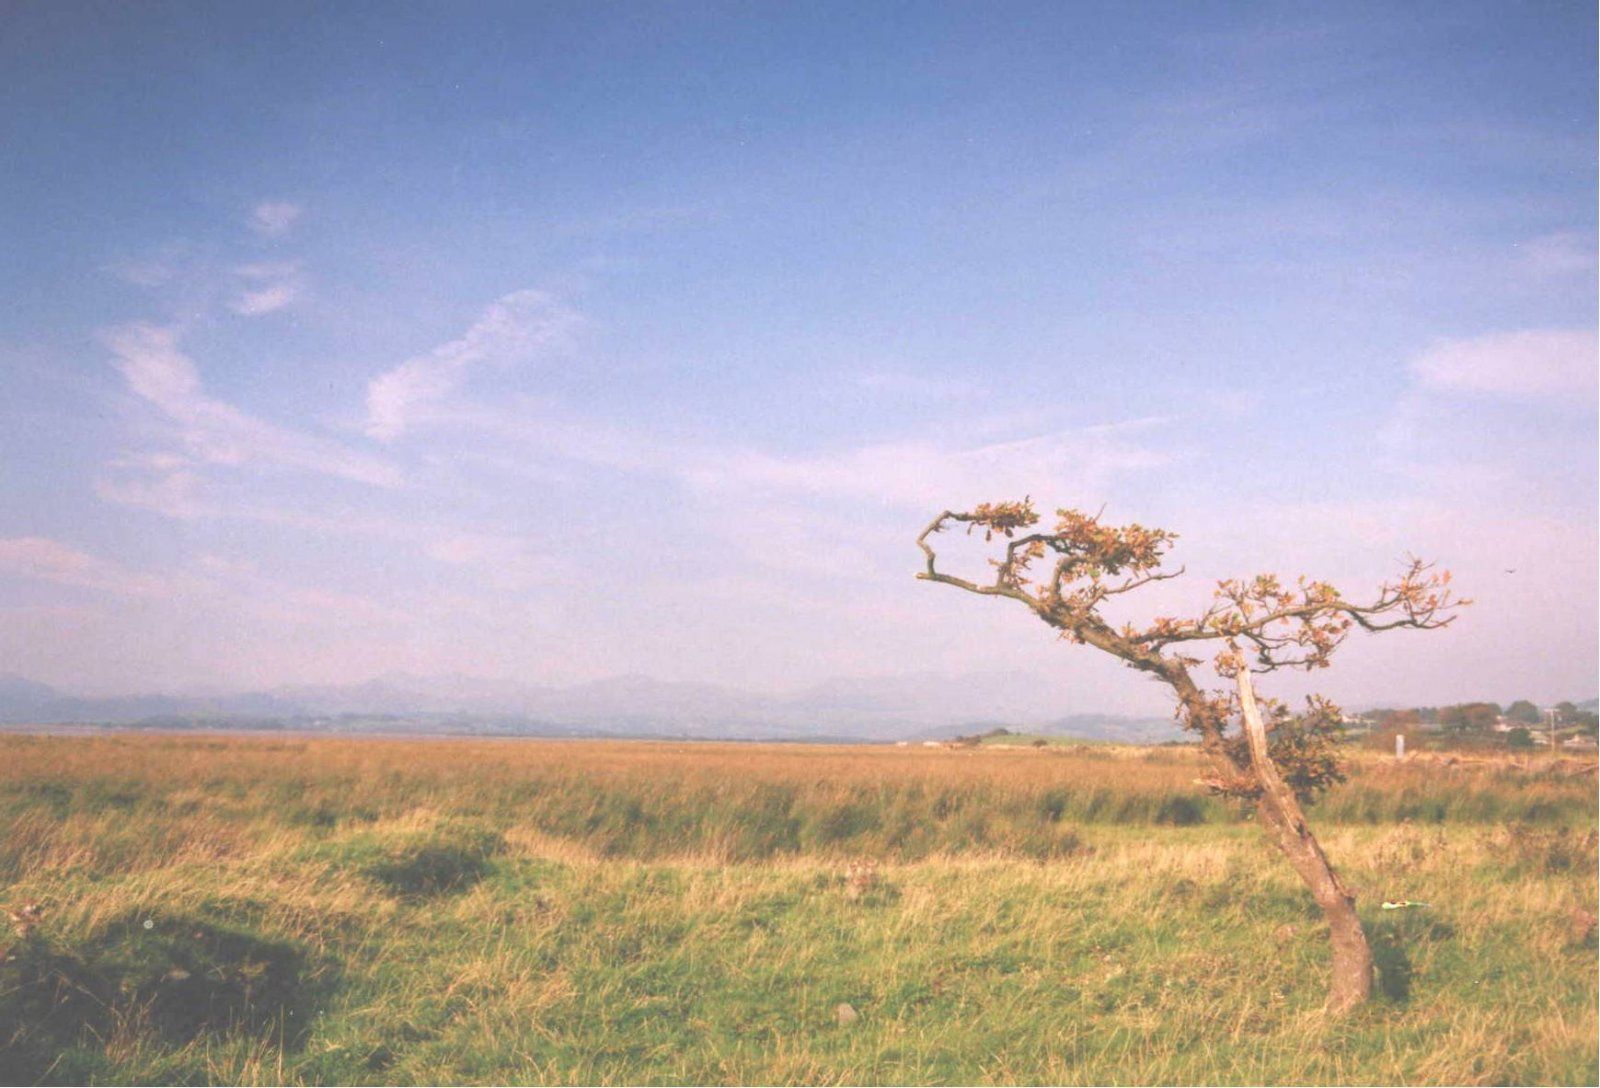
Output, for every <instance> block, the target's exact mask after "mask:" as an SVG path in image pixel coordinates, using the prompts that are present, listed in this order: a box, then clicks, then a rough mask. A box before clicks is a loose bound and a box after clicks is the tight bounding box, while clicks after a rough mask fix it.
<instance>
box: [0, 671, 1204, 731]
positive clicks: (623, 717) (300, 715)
mask: <svg viewBox="0 0 1600 1088" xmlns="http://www.w3.org/2000/svg"><path fill="white" fill-rule="evenodd" d="M1061 706H1062V701H1061V698H1060V693H1059V692H1051V691H1049V690H1046V689H1044V688H1042V687H1041V685H1040V683H1039V680H1038V679H1037V678H1036V677H1031V676H1028V675H1026V674H1021V673H1017V674H1011V673H981V674H972V675H966V676H946V675H942V674H925V675H920V674H919V675H910V676H900V677H884V678H865V679H863V678H849V679H837V680H830V681H827V682H824V683H821V684H817V685H815V686H813V687H810V688H807V689H805V690H803V691H800V692H796V693H792V694H784V695H771V694H763V693H757V692H750V691H742V690H739V689H737V688H730V687H723V686H720V685H716V684H703V683H682V682H671V681H663V680H654V679H650V678H647V677H641V676H619V677H614V678H610V679H606V680H599V681H591V682H587V683H581V684H574V685H570V686H565V687H554V686H534V685H525V684H519V683H516V682H512V681H499V680H482V679H476V678H472V677H466V676H444V677H417V676H407V675H392V676H385V677H381V678H379V679H375V680H368V681H364V682H362V683H357V684H347V685H327V686H316V687H311V686H302V687H281V688H274V689H272V690H269V691H252V692H241V693H236V694H220V695H169V694H153V695H128V696H116V697H111V698H90V697H83V696H74V695H69V694H65V693H63V692H60V691H58V690H56V689H54V688H52V687H49V686H47V685H44V684H40V683H36V682H34V681H31V680H27V679H24V678H22V677H18V676H10V675H5V674H0V723H3V724H13V725H16V724H95V725H122V726H146V727H169V728H184V727H189V728H195V727H221V728H230V727H231V728H269V729H314V730H319V731H328V732H369V733H370V732H398V733H452V734H454V733H463V734H507V735H527V736H649V737H703V738H717V739H750V740H775V739H792V740H839V741H843V740H874V741H890V740H919V739H931V738H938V737H949V736H954V735H955V734H957V733H971V732H973V731H979V732H981V731H983V730H986V729H989V728H993V727H995V726H1002V725H1003V726H1006V727H1008V728H1011V729H1013V730H1028V731H1034V732H1044V733H1056V734H1067V735H1073V736H1081V737H1084V738H1087V739H1103V740H1123V741H1129V742H1137V743H1150V742H1158V741H1164V740H1174V739H1178V738H1179V737H1180V735H1181V734H1180V731H1179V730H1178V729H1177V728H1176V726H1175V725H1174V724H1173V722H1172V720H1171V719H1170V718H1139V717H1120V716H1116V715H1106V714H1073V715H1062V714H1060V713H1059V709H1060V708H1061ZM1053 711H1054V712H1053Z"/></svg>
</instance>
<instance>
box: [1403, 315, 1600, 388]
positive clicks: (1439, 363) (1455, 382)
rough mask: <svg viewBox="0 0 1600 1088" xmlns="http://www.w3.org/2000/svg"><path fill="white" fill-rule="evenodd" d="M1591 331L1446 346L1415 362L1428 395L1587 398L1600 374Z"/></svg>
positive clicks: (1495, 336) (1508, 335) (1514, 335)
mask: <svg viewBox="0 0 1600 1088" xmlns="http://www.w3.org/2000/svg"><path fill="white" fill-rule="evenodd" d="M1597 365H1600V364H1597V354H1596V340H1595V333H1594V331H1593V330H1591V329H1527V330H1523V331H1520V332H1503V333H1492V334H1490V335H1488V336H1478V337H1473V338H1470V339H1464V340H1444V341H1441V342H1439V343H1437V344H1435V345H1434V346H1433V347H1431V348H1429V349H1428V350H1427V351H1424V352H1423V353H1422V354H1421V355H1418V356H1417V357H1416V358H1415V359H1413V360H1411V363H1410V369H1411V373H1412V374H1413V375H1415V376H1416V378H1417V379H1418V381H1419V382H1421V384H1422V385H1423V386H1424V387H1425V388H1428V389H1434V390H1440V391H1445V392H1453V393H1473V394H1482V395H1489V396H1504V397H1510V398H1516V399H1552V398H1566V397H1585V398H1587V399H1588V401H1589V402H1590V404H1591V405H1592V402H1593V399H1594V389H1595V376H1596V369H1597Z"/></svg>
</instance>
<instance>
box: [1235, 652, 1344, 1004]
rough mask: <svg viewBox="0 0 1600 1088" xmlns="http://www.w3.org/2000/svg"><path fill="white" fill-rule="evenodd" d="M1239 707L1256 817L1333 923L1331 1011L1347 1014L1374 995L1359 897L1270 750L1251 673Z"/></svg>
mask: <svg viewBox="0 0 1600 1088" xmlns="http://www.w3.org/2000/svg"><path fill="white" fill-rule="evenodd" d="M1238 682H1239V706H1240V710H1241V711H1242V714H1243V717H1244V727H1245V735H1246V736H1247V737H1248V738H1249V741H1250V762H1251V764H1252V766H1253V767H1254V769H1255V773H1256V779H1257V781H1258V782H1259V783H1260V785H1261V796H1260V797H1259V798H1258V799H1257V800H1256V812H1257V813H1258V814H1259V815H1260V817H1261V821H1262V823H1264V824H1266V825H1267V827H1268V828H1269V829H1270V830H1271V832H1272V834H1273V837H1274V838H1275V839H1276V840H1277V842H1278V848H1279V849H1281V850H1282V851H1283V853H1284V855H1285V856H1286V857H1288V859H1289V864H1291V865H1293V866H1294V870H1295V872H1297V873H1299V874H1300V879H1301V880H1303V881H1305V883H1306V886H1307V887H1308V888H1310V889H1311V895H1312V897H1313V898H1315V899H1316V901H1317V906H1319V907H1321V908H1322V913H1323V916H1324V917H1326V918H1327V920H1328V931H1329V937H1330V941H1331V943H1332V945H1333V978H1332V980H1331V981H1330V983H1329V986H1328V1011H1329V1012H1332V1013H1345V1012H1349V1011H1350V1010H1351V1009H1353V1008H1355V1007H1356V1006H1357V1005H1360V1004H1361V1003H1362V1002H1364V1001H1366V1000H1367V999H1368V998H1369V997H1371V996H1372V949H1371V947H1370V946H1369V945H1368V944H1367V935H1366V933H1365V932H1364V931H1363V930H1362V928H1361V918H1360V916H1359V915H1358V914H1356V900H1355V896H1353V895H1351V894H1350V890H1349V889H1348V888H1346V887H1345V886H1344V882H1343V881H1341V880H1340V879H1339V874H1338V873H1336V872H1334V871H1333V866H1332V865H1330V864H1328V857H1327V855H1326V854H1324V853H1323V852H1322V846H1321V844H1319V843H1318V842H1317V837H1316V836H1315V835H1313V834H1312V833H1311V828H1310V827H1309V826H1307V824H1306V818H1305V813H1304V812H1302V811H1301V809H1300V802H1299V801H1297V800H1295V796H1294V791H1293V790H1291V789H1290V788H1289V786H1288V784H1287V783H1286V782H1284V780H1283V778H1282V776H1281V775H1279V774H1278V768H1277V766H1276V765H1275V764H1274V763H1273V762H1272V757H1271V755H1270V754H1269V753H1268V751H1267V729H1266V725H1265V724H1264V723H1263V722H1262V720H1261V711H1260V709H1259V708H1258V707H1257V706H1256V698H1255V691H1254V689H1253V688H1252V687H1251V686H1250V670H1249V669H1246V668H1243V667H1241V668H1240V669H1239V673H1238Z"/></svg>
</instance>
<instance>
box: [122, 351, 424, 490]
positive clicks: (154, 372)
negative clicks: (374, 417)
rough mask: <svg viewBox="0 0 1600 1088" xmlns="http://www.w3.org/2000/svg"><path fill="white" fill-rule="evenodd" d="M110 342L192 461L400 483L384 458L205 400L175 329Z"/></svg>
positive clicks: (136, 389)
mask: <svg viewBox="0 0 1600 1088" xmlns="http://www.w3.org/2000/svg"><path fill="white" fill-rule="evenodd" d="M105 343H106V346H107V347H108V348H110V350H111V352H112V355H113V356H114V360H113V365H114V366H115V367H116V369H117V371H118V372H119V373H121V375H122V376H123V378H124V379H125V380H126V381H127V383H128V388H129V389H130V390H131V391H132V392H133V393H134V394H135V395H136V396H138V397H140V398H141V399H143V400H144V401H146V402H148V403H149V404H150V405H152V406H153V407H154V408H156V409H157V410H158V411H159V412H160V413H161V414H162V415H163V416H164V417H165V418H166V420H167V421H168V422H169V423H170V424H171V425H172V426H173V427H174V428H175V430H176V432H177V437H178V439H179V441H180V442H181V443H182V444H183V447H184V449H185V450H186V451H187V453H188V454H189V456H190V457H191V458H193V459H194V460H197V461H201V462H205V463H209V464H215V465H229V466H241V465H247V464H266V465H274V466H278V467H281V468H289V469H295V470H298V471H302V472H310V473H315V474H319V475H326V476H335V477H339V478H341V479H346V480H352V481H354V482H356V483H362V484H368V485H371V486H374V487H398V486H399V485H400V483H401V477H400V473H399V471H398V470H397V469H396V468H395V467H394V466H393V465H391V464H389V463H388V462H386V461H383V460H380V459H378V458H375V457H371V456H368V455H366V454H362V453H358V452H356V451H353V450H349V449H347V448H345V447H343V446H341V445H339V444H337V443H334V442H330V441H327V440H325V439H320V438H315V437H312V436H310V435H304V434H300V433H298V432H295V431H291V430H288V429H287V428H283V427H279V426H276V425H274V424H271V423H267V422H266V421H264V420H260V419H256V418H255V417H254V416H251V415H249V414H247V413H245V412H243V411H240V410H239V409H238V408H236V407H234V406H233V405H231V404H227V403H225V402H223V401H220V400H217V399H216V398H214V397H211V396H208V395H207V394H206V392H205V390H204V389H203V388H202V387H201V383H200V375H199V371H198V370H197V369H196V367H195V364H194V361H193V360H192V359H190V358H189V357H188V356H187V355H185V354H184V353H183V351H182V350H181V349H180V348H179V345H178V335H177V333H176V332H175V331H174V330H173V329H170V328H164V327H161V326H158V325H149V324H142V323H140V324H133V325H124V326H121V327H120V328H116V329H113V330H111V331H110V332H108V333H107V334H106V335H105Z"/></svg>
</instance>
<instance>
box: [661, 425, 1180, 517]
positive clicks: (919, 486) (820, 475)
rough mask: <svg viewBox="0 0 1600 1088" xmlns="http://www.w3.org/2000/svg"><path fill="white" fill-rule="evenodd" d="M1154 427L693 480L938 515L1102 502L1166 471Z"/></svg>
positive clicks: (705, 465) (864, 456) (877, 448)
mask: <svg viewBox="0 0 1600 1088" xmlns="http://www.w3.org/2000/svg"><path fill="white" fill-rule="evenodd" d="M1153 422H1154V421H1148V420H1139V421H1133V422H1130V423H1126V424H1118V425H1111V426H1106V427H1090V428H1083V429H1080V430H1076V431H1062V432H1058V433H1055V434H1046V435H1040V436H1037V437H1034V438H1026V439H1021V440H1018V441H1013V442H995V443H989V444H987V445H981V446H972V447H947V446H940V445H937V444H934V443H930V442H892V443H879V444H873V445H866V446H860V447H857V448H855V449H851V450H846V451H843V452H840V453H832V454H823V455H818V456H813V457H780V456H775V455H772V454H767V453H760V452H733V453H728V454H725V455H720V456H718V457H715V458H708V459H705V460H704V461H701V462H700V463H698V464H696V465H693V466H691V467H688V468H687V469H686V470H685V471H684V475H685V478H686V479H687V480H688V482H689V483H691V484H693V485H696V486H698V487H700V488H702V489H706V490H718V489H729V488H733V489H755V490H765V491H770V492H799V493H803V494H811V495H822V496H827V495H832V496H841V497H851V498H856V499H870V500H876V501H878V502H883V503H891V504H895V505H902V506H914V507H927V508H931V509H932V508H942V507H944V506H947V505H950V504H966V503H976V502H983V501H987V500H992V499H998V498H1021V497H1022V496H1023V495H1028V494H1033V495H1057V496H1068V495H1087V494H1098V493H1099V492H1100V491H1101V490H1103V489H1104V487H1105V486H1106V485H1107V483H1109V482H1110V480H1111V479H1112V477H1114V476H1116V475H1118V474H1120V473H1123V472H1130V471H1134V470H1138V469H1144V468H1153V467H1156V466H1159V465H1161V464H1163V463H1165V461H1166V460H1167V456H1166V454H1164V453H1162V452H1161V451H1159V450H1157V449H1155V448H1154V447H1152V446H1150V445H1148V444H1146V443H1143V442H1140V441H1139V440H1138V439H1137V435H1138V432H1140V431H1142V430H1144V429H1146V428H1147V427H1148V426H1149V425H1151V424H1152V423H1153Z"/></svg>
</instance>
